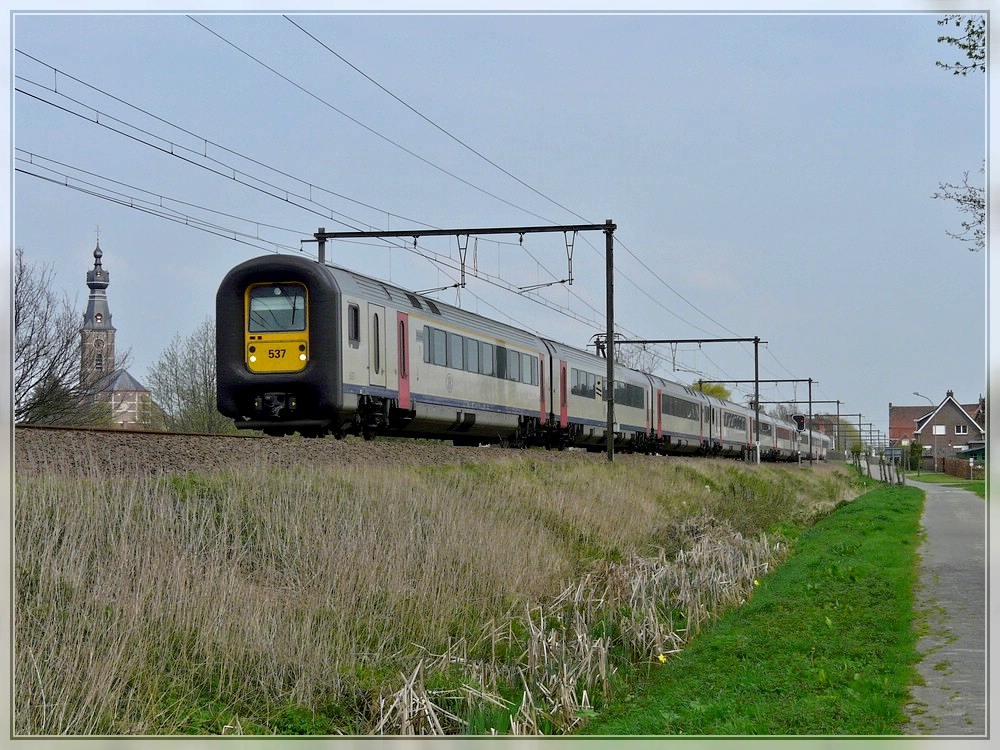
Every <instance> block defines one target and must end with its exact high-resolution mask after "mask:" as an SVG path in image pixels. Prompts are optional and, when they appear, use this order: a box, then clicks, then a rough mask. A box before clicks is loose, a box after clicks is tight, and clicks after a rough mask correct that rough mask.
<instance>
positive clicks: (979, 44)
mask: <svg viewBox="0 0 1000 750" xmlns="http://www.w3.org/2000/svg"><path fill="white" fill-rule="evenodd" d="M938 26H955V27H956V28H958V29H959V30H960V31H961V32H962V36H953V35H951V34H942V35H941V36H939V37H938V39H937V40H938V41H939V42H944V43H946V44H951V45H954V46H955V47H958V48H959V49H960V50H962V52H964V53H965V56H966V57H967V58H968V62H962V61H961V60H956V61H955V62H953V63H944V62H941V61H940V60H938V61H937V62H936V63H935V64H936V65H937V66H938V67H939V68H944V69H945V70H950V71H951V72H952V74H953V75H956V76H964V75H968V74H969V73H970V72H973V71H977V70H978V71H979V72H980V73H985V72H986V16H980V15H973V16H966V15H962V14H960V13H949V14H948V15H946V16H944V17H943V18H940V19H938Z"/></svg>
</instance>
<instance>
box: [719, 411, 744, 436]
mask: <svg viewBox="0 0 1000 750" xmlns="http://www.w3.org/2000/svg"><path fill="white" fill-rule="evenodd" d="M722 421H723V424H725V426H726V427H728V428H729V429H731V430H741V431H743V432H746V429H747V418H746V417H744V416H743V415H741V414H733V413H731V412H728V411H727V412H725V413H724V414H723V415H722Z"/></svg>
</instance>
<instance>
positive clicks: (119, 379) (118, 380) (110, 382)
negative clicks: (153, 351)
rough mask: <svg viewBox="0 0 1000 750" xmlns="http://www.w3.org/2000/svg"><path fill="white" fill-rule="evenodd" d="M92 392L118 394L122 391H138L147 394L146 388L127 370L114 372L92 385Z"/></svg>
mask: <svg viewBox="0 0 1000 750" xmlns="http://www.w3.org/2000/svg"><path fill="white" fill-rule="evenodd" d="M94 391H95V392H97V393H111V392H114V393H119V392H122V391H133V392H135V391H138V392H140V393H148V391H147V389H146V386H144V385H143V384H142V383H140V382H139V381H138V380H136V379H135V378H133V377H132V375H131V374H129V371H128V370H114V371H112V372H109V373H108V374H107V375H105V376H104V377H103V378H101V379H100V380H98V381H97V382H96V383H94Z"/></svg>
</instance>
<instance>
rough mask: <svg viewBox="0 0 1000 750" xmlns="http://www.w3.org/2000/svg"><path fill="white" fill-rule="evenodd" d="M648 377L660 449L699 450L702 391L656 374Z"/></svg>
mask: <svg viewBox="0 0 1000 750" xmlns="http://www.w3.org/2000/svg"><path fill="white" fill-rule="evenodd" d="M650 381H651V383H652V389H653V399H652V401H653V415H652V429H653V437H654V439H655V441H656V444H657V445H658V447H659V449H660V452H663V453H680V454H684V453H700V452H702V451H703V449H704V443H703V437H702V425H703V422H702V409H703V407H704V405H705V403H706V398H705V394H704V393H702V392H701V391H696V390H695V389H694V388H689V387H688V386H685V385H681V384H680V383H674V382H672V381H669V380H666V379H664V378H661V377H659V376H657V375H652V376H650Z"/></svg>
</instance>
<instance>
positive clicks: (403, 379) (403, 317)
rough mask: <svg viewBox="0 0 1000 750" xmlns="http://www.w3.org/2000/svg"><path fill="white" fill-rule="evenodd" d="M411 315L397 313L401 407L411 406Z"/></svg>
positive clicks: (399, 399)
mask: <svg viewBox="0 0 1000 750" xmlns="http://www.w3.org/2000/svg"><path fill="white" fill-rule="evenodd" d="M409 335H410V316H409V315H407V314H406V313H402V312H398V313H396V337H397V343H396V347H397V361H398V369H399V398H398V401H399V408H400V409H409V408H410V338H409Z"/></svg>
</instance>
